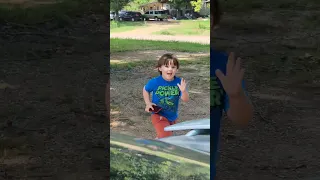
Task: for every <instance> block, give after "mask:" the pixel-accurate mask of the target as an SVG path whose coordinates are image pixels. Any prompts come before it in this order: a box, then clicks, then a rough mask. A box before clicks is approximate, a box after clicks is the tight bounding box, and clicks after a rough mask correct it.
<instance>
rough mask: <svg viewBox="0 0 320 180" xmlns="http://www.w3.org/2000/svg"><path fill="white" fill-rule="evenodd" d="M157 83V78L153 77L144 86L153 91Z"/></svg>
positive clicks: (148, 90)
mask: <svg viewBox="0 0 320 180" xmlns="http://www.w3.org/2000/svg"><path fill="white" fill-rule="evenodd" d="M155 85H156V81H155V79H151V80H150V81H149V82H148V83H147V84H146V85H145V86H144V89H145V90H146V91H147V92H152V91H153V90H154V87H155Z"/></svg>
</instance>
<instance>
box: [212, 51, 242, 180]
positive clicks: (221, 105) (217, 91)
mask: <svg viewBox="0 0 320 180" xmlns="http://www.w3.org/2000/svg"><path fill="white" fill-rule="evenodd" d="M227 62H228V54H227V53H225V52H220V51H216V50H214V49H211V52H210V79H211V82H210V143H211V151H210V152H212V155H211V156H210V158H211V159H210V162H211V165H210V167H211V173H210V174H211V180H214V179H215V176H216V161H217V155H218V145H219V138H220V123H221V118H222V113H223V111H224V112H227V111H228V110H229V107H230V104H229V97H228V95H227V94H226V92H225V91H224V89H223V87H222V84H221V82H220V80H219V79H218V77H216V75H215V74H216V73H215V72H216V70H217V69H220V70H221V71H222V72H223V73H224V74H226V68H227V67H226V66H227ZM242 87H243V89H244V87H245V86H244V82H242Z"/></svg>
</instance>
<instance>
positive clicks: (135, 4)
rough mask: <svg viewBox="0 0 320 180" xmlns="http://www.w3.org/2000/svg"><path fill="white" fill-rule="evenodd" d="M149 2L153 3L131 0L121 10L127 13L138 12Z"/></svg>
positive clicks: (149, 0)
mask: <svg viewBox="0 0 320 180" xmlns="http://www.w3.org/2000/svg"><path fill="white" fill-rule="evenodd" d="M151 2H154V0H132V1H131V2H129V3H128V4H127V5H126V6H125V7H124V8H123V9H125V10H128V11H139V10H140V6H141V5H144V4H147V3H151Z"/></svg>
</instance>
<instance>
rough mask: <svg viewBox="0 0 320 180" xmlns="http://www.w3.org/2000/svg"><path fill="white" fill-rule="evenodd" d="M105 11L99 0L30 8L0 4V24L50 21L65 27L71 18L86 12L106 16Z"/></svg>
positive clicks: (63, 2)
mask: <svg viewBox="0 0 320 180" xmlns="http://www.w3.org/2000/svg"><path fill="white" fill-rule="evenodd" d="M107 10H108V8H107V3H103V1H100V0H93V1H86V0H63V1H61V2H57V3H53V4H44V5H37V6H31V7H24V5H19V4H0V22H13V23H20V24H38V23H44V22H46V21H51V20H52V21H56V22H59V23H61V25H65V24H69V23H71V22H72V18H73V17H79V16H84V15H85V14H86V13H88V12H94V13H101V14H102V13H103V14H106V13H107Z"/></svg>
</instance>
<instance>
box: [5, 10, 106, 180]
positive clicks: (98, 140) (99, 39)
mask: <svg viewBox="0 0 320 180" xmlns="http://www.w3.org/2000/svg"><path fill="white" fill-rule="evenodd" d="M72 22H73V23H72V24H70V25H68V26H67V27H64V28H61V27H60V28H59V27H55V22H47V23H45V24H41V25H38V26H36V25H35V26H36V27H35V28H34V27H28V26H23V25H18V24H10V23H3V22H2V23H1V26H0V29H1V33H0V42H1V43H0V57H1V58H0V64H1V69H0V93H1V98H0V112H1V113H0V117H1V121H0V136H1V137H0V179H8V180H9V179H14V180H19V179H21V180H22V179H23V180H27V179H28V180H36V179H37V180H39V179H43V180H44V179H48V180H49V179H61V180H63V179H65V180H73V179H74V180H75V179H77V180H78V179H86V180H87V179H95V180H98V179H102V180H105V179H106V178H107V168H108V159H107V153H106V144H107V139H108V134H109V124H108V118H107V117H106V116H105V94H104V93H105V83H106V79H107V62H106V60H105V56H107V55H108V53H107V51H108V50H107V45H106V44H107V39H108V38H109V34H106V33H105V32H108V27H107V26H106V23H105V16H100V15H90V14H87V15H86V17H85V18H78V19H73V21H72ZM83 27H86V28H83ZM98 31H101V32H104V34H101V33H97V32H98Z"/></svg>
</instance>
